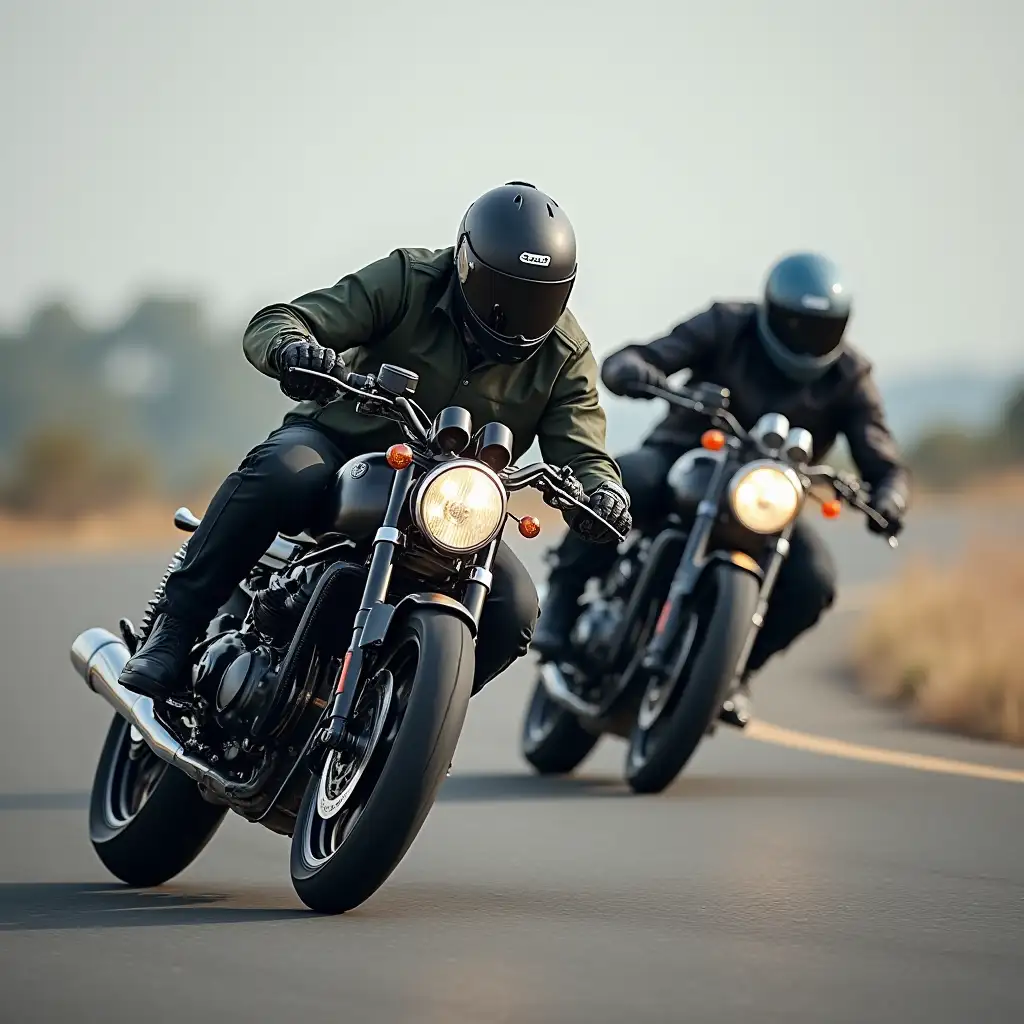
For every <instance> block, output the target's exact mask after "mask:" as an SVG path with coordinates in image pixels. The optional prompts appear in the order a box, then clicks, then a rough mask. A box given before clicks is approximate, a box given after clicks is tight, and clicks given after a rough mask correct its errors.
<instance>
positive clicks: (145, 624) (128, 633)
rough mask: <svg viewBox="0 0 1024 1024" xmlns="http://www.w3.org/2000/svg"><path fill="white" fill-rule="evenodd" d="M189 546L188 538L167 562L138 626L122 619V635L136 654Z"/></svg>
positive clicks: (151, 625)
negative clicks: (168, 583)
mask: <svg viewBox="0 0 1024 1024" xmlns="http://www.w3.org/2000/svg"><path fill="white" fill-rule="evenodd" d="M187 547H188V541H187V540H186V541H185V542H184V543H183V544H182V545H181V547H180V548H178V550H177V551H175V552H174V556H173V557H172V558H171V560H170V562H168V563H167V568H166V569H165V570H164V574H163V576H162V577H161V578H160V582H159V583H158V584H157V588H156V590H155V591H154V592H153V596H152V597H151V598H150V599H149V603H148V604H147V605H146V610H145V611H144V612H143V613H142V620H141V621H140V623H139V626H138V628H137V629H136V627H135V626H133V625H132V622H131V620H130V619H121V621H120V622H119V623H118V625H119V626H120V628H121V636H122V637H123V639H124V642H125V644H126V645H127V646H128V650H129V651H130V652H131V653H132V654H134V653H135V652H136V651H137V650H138V649H139V647H141V646H142V644H144V643H145V642H146V637H147V636H149V631H150V629H151V628H152V627H153V620H154V619H155V618H156V616H157V614H158V612H159V609H160V604H161V603H162V602H163V599H164V587H165V586H166V585H167V580H168V579H169V578H170V575H171V573H172V572H174V570H175V569H177V568H178V566H179V565H181V563H182V562H183V561H184V560H185V549H186V548H187Z"/></svg>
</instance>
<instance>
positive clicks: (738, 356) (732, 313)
mask: <svg viewBox="0 0 1024 1024" xmlns="http://www.w3.org/2000/svg"><path fill="white" fill-rule="evenodd" d="M757 308H758V307H757V304H756V303H753V302H730V303H725V302H716V303H714V304H712V305H711V306H710V307H709V308H708V309H706V310H704V311H703V312H701V313H698V314H697V315H696V316H694V317H692V318H690V319H689V320H684V321H683V322H682V323H680V324H678V325H677V326H675V327H674V328H673V329H672V330H671V331H670V332H669V333H668V334H667V335H666V336H665V337H663V338H657V339H656V340H654V341H652V342H649V343H648V344H646V345H629V346H626V347H625V348H623V349H620V350H619V351H618V352H616V353H614V354H613V355H610V356H609V357H608V358H607V359H606V360H605V362H604V365H603V366H602V368H601V379H602V380H603V382H604V384H605V386H606V387H607V388H608V389H609V390H610V391H612V392H615V393H621V391H620V390H619V389H618V385H617V380H618V376H619V373H620V372H621V371H622V370H623V369H624V368H626V366H627V365H628V363H629V362H631V361H634V360H636V359H642V360H643V361H644V362H647V363H650V364H651V365H652V366H655V367H657V369H659V370H661V372H662V373H665V374H669V375H671V374H673V373H678V372H679V371H680V370H684V369H689V370H690V371H691V372H692V380H693V381H694V382H695V383H696V382H697V381H705V382H707V383H713V384H717V385H719V386H721V387H727V388H729V390H730V392H731V396H730V411H731V412H732V414H733V415H734V416H735V417H736V418H737V419H738V420H739V421H740V423H741V424H742V425H743V426H744V427H745V428H747V429H749V428H751V427H752V426H753V425H754V424H755V423H756V422H757V420H758V419H759V418H760V417H761V416H763V415H764V414H765V413H766V412H778V413H782V414H783V415H784V416H786V417H787V418H788V419H789V421H790V423H791V424H792V425H793V426H795V427H803V428H804V429H805V430H809V431H810V432H811V434H812V436H813V437H814V452H813V458H814V460H815V461H817V462H821V461H824V460H825V458H826V457H827V455H828V452H829V450H830V449H831V448H832V446H833V445H834V444H835V441H836V438H837V436H838V435H839V434H842V435H844V437H845V438H846V442H847V444H848V446H849V448H850V454H851V455H852V456H853V460H854V462H855V463H856V465H857V469H858V471H859V472H860V474H861V476H862V477H863V479H864V480H865V482H867V483H868V484H870V486H871V487H872V489H873V490H874V491H875V492H876V493H877V491H878V490H880V489H892V490H893V491H895V492H896V493H897V494H899V495H900V497H901V498H902V499H903V501H904V502H906V500H907V498H908V490H909V478H908V474H907V470H906V467H905V464H904V462H903V459H902V457H901V455H900V452H899V449H898V447H897V445H896V442H895V440H894V439H893V436H892V433H891V432H890V430H889V426H888V424H887V422H886V418H885V411H884V409H883V407H882V398H881V395H880V394H879V392H878V388H877V386H876V384H875V381H874V379H873V377H872V373H871V363H870V362H868V360H867V358H866V357H865V356H863V355H862V354H861V353H860V352H858V351H857V350H856V349H855V348H853V347H852V346H851V345H849V343H847V344H846V346H845V351H844V352H843V354H842V355H841V356H840V358H839V359H838V360H837V361H836V363H835V364H833V366H832V367H831V368H830V369H829V370H828V372H827V373H826V374H825V375H824V376H823V377H821V378H819V379H818V380H816V381H814V382H812V383H811V384H798V383H794V382H793V381H792V380H790V379H789V378H788V377H786V376H784V375H783V374H782V373H781V372H780V371H779V370H778V369H777V368H776V367H775V365H774V364H773V363H772V362H771V360H770V359H769V358H768V356H767V354H766V353H765V350H764V347H763V346H762V345H761V342H760V340H759V338H758V335H757ZM706 426H707V420H706V418H704V417H701V416H700V415H698V414H696V413H693V412H689V411H687V410H682V409H671V410H670V411H669V414H668V416H667V417H666V418H665V419H664V420H662V421H661V422H660V423H659V424H658V425H657V426H656V427H655V428H654V430H653V431H652V432H651V434H650V435H649V436H648V437H647V439H646V441H645V443H648V444H669V445H679V446H683V447H695V446H696V444H697V438H698V437H699V435H700V432H701V431H702V430H704V429H706Z"/></svg>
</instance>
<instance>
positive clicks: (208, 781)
mask: <svg viewBox="0 0 1024 1024" xmlns="http://www.w3.org/2000/svg"><path fill="white" fill-rule="evenodd" d="M128 658H129V654H128V648H127V647H126V646H125V644H124V641H122V640H121V639H119V638H118V637H116V636H114V634H113V633H111V632H110V631H109V630H106V629H101V628H99V627H95V628H93V629H87V630H86V631H85V632H84V633H81V634H79V636H78V637H77V638H76V639H75V642H74V643H73V644H72V645H71V664H72V665H74V666H75V671H76V672H78V674H79V675H80V676H81V677H82V678H83V679H84V680H85V682H86V684H87V685H88V687H89V689H90V690H92V691H93V693H98V694H99V695H100V696H101V697H102V698H103V699H104V700H105V701H106V702H107V703H108V704H109V705H110V706H111V707H112V708H113V709H114V710H115V711H116V712H117V713H118V714H119V715H121V716H122V717H123V718H125V719H127V720H128V721H129V722H130V723H131V724H132V725H133V726H134V727H135V729H136V731H137V732H138V733H139V734H140V735H141V736H142V739H143V741H144V742H145V743H146V745H147V746H148V747H149V748H150V750H152V751H153V753H154V754H156V755H157V757H159V758H161V760H164V761H166V762H167V763H168V764H169V765H170V766H171V767H172V768H177V769H178V770H179V771H182V772H184V773H185V774H186V775H187V776H188V777H189V778H190V779H193V780H194V781H195V782H197V783H199V785H200V786H201V787H202V788H203V789H204V790H206V791H207V792H208V793H209V794H210V795H212V796H215V797H218V798H220V799H221V800H227V799H228V798H229V796H230V795H231V793H232V791H236V790H239V789H240V788H242V787H241V786H240V785H239V783H238V782H233V781H232V780H230V779H227V778H225V777H224V776H223V775H221V774H220V773H219V772H217V771H214V769H212V768H210V767H209V766H208V765H205V764H203V763H202V762H201V761H197V760H196V759H195V758H193V757H190V756H189V755H188V754H187V753H186V752H185V748H184V747H183V746H182V744H181V743H179V742H178V740H177V739H175V737H174V736H173V735H171V733H170V732H169V731H168V730H167V728H166V727H165V726H164V725H163V724H161V722H160V720H159V719H158V718H157V717H156V714H155V712H154V709H153V701H152V699H151V698H150V697H144V696H143V695H142V694H139V693H132V691H131V690H126V689H125V688H124V687H123V686H122V685H121V684H120V683H119V682H118V677H119V676H120V675H121V672H122V670H123V669H124V666H125V664H126V662H127V661H128Z"/></svg>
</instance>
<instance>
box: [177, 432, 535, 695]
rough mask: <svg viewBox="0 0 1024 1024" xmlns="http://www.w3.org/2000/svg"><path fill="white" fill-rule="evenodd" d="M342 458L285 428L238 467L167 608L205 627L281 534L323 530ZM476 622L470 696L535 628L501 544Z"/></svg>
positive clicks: (311, 435)
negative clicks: (472, 686) (488, 591)
mask: <svg viewBox="0 0 1024 1024" xmlns="http://www.w3.org/2000/svg"><path fill="white" fill-rule="evenodd" d="M345 461H346V457H345V455H344V454H343V453H342V451H341V449H340V448H339V447H338V445H337V444H336V442H335V441H334V440H333V439H332V438H331V437H329V436H328V435H327V434H326V433H324V432H323V431H322V430H320V429H319V428H318V427H316V426H314V425H312V424H307V423H295V422H293V423H288V424H286V425H285V426H283V427H279V428H278V429H277V430H275V431H274V432H273V433H272V434H271V435H270V436H269V437H268V438H267V440H266V441H264V442H263V443H262V444H260V445H257V446H256V447H255V448H253V450H252V451H251V452H249V454H248V455H247V456H246V457H245V458H244V459H243V460H242V463H241V465H240V466H239V467H238V469H237V470H236V471H235V472H234V473H232V474H231V475H230V476H229V477H228V478H227V479H226V480H225V481H224V483H222V484H221V486H220V489H219V490H218V491H217V493H216V494H215V495H214V496H213V499H212V501H211V502H210V505H209V508H207V510H206V514H205V515H204V516H203V520H202V523H201V524H200V526H199V529H197V530H196V532H195V533H194V534H193V535H192V538H191V539H190V540H189V543H188V548H187V551H186V555H185V560H184V563H183V564H182V566H181V567H180V568H179V569H178V570H177V571H176V572H174V573H172V574H171V576H170V578H169V579H168V581H167V585H166V588H165V591H166V608H167V611H169V612H170V613H171V614H172V615H174V616H177V617H179V618H183V619H187V620H189V621H193V622H195V623H197V624H198V625H199V627H200V628H202V627H204V626H205V625H206V624H207V623H208V622H209V621H210V619H212V618H213V616H214V615H215V614H216V613H217V609H218V608H220V607H221V605H223V604H224V603H225V602H226V601H227V600H228V598H229V597H230V596H231V593H232V591H233V589H234V587H235V586H236V585H237V584H238V583H239V582H240V581H241V580H242V579H243V578H244V577H245V575H246V573H247V572H249V570H250V569H251V568H252V567H253V566H254V565H255V564H256V562H257V561H259V559H260V556H261V555H262V554H263V553H264V551H266V549H267V547H268V546H269V545H270V544H271V542H272V541H273V539H274V537H275V536H276V535H277V534H278V533H285V534H291V535H295V534H298V533H301V532H302V531H303V530H311V529H314V530H315V529H319V528H324V527H325V526H326V523H325V517H326V516H327V515H329V514H330V511H331V509H330V502H329V497H330V494H331V490H330V488H331V484H332V482H333V480H334V478H335V476H336V474H337V473H338V470H339V469H341V467H342V466H343V465H344V464H345ZM492 572H493V574H494V583H493V585H492V588H491V593H490V595H489V596H488V599H487V601H486V602H485V604H484V610H483V614H482V615H481V618H480V635H479V642H478V644H477V649H476V679H475V683H474V687H475V689H479V688H480V687H481V686H483V684H484V683H486V682H489V681H490V680H491V679H493V678H494V677H495V676H496V675H498V674H499V673H500V672H503V671H504V670H505V669H506V668H508V667H509V666H510V665H511V664H512V663H513V662H514V661H515V660H516V659H517V658H519V657H521V656H522V655H524V654H525V653H526V651H527V649H528V647H529V645H530V640H531V639H532V637H533V630H534V627H535V626H536V624H537V616H538V613H539V611H538V604H537V591H536V588H535V587H534V584H533V580H532V579H531V578H530V574H529V573H528V572H527V571H526V568H525V567H524V566H523V564H522V563H521V562H520V561H519V559H518V558H516V556H515V555H514V554H513V553H512V551H511V549H510V548H508V547H506V546H505V545H504V544H501V545H500V546H499V548H498V552H497V555H496V557H495V559H494V565H493V566H492Z"/></svg>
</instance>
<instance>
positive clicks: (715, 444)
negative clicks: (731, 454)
mask: <svg viewBox="0 0 1024 1024" xmlns="http://www.w3.org/2000/svg"><path fill="white" fill-rule="evenodd" d="M700 444H701V447H702V448H707V450H708V451H709V452H720V451H721V450H722V449H723V448H724V447H725V434H723V433H722V432H721V431H720V430H705V431H704V433H703V434H701V435H700Z"/></svg>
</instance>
